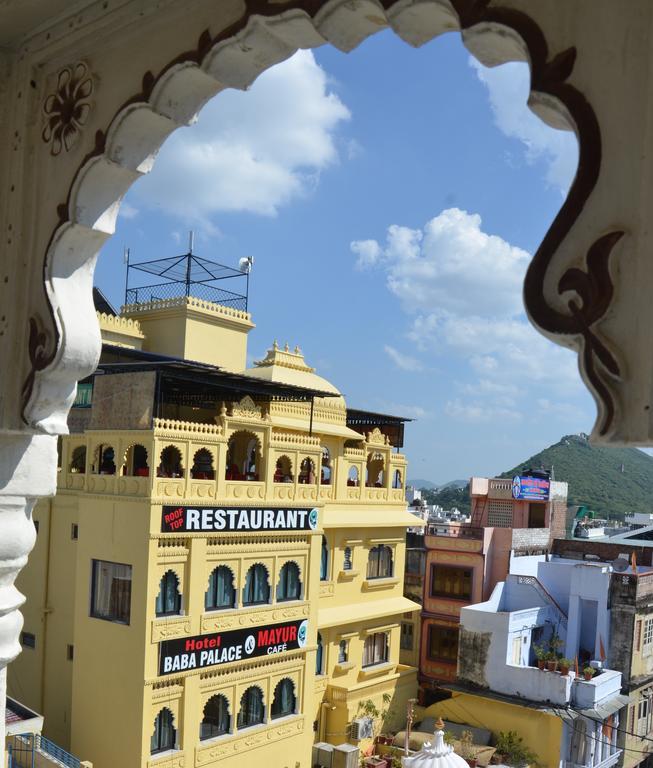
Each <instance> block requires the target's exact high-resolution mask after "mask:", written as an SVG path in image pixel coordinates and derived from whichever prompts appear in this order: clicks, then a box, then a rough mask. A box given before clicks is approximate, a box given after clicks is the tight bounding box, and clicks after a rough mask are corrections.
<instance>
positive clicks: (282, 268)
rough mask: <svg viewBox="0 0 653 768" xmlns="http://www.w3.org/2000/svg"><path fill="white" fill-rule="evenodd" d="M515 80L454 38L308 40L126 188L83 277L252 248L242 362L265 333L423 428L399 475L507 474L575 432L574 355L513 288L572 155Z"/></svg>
mask: <svg viewBox="0 0 653 768" xmlns="http://www.w3.org/2000/svg"><path fill="white" fill-rule="evenodd" d="M527 95H528V70H527V68H526V66H525V65H519V64H509V65H506V66H504V67H500V68H497V69H493V70H486V69H484V68H483V67H481V66H480V65H479V64H478V63H476V62H475V61H473V60H472V59H471V58H470V56H469V54H468V53H467V51H466V50H465V49H464V47H463V46H462V44H461V41H460V36H459V35H458V34H449V35H446V36H443V37H441V38H438V39H437V40H435V41H433V42H432V43H429V44H427V45H426V46H424V47H423V48H421V49H419V50H413V49H411V48H410V47H408V46H407V45H406V44H405V43H402V42H401V41H400V40H399V39H398V38H396V37H395V36H394V35H393V34H392V33H389V32H383V33H380V34H378V35H375V36H374V37H372V38H370V39H369V40H367V41H366V42H365V43H363V44H362V45H361V46H360V47H359V48H358V49H356V50H355V51H353V52H352V53H350V54H347V55H345V54H342V53H340V52H338V51H337V50H335V49H334V48H331V47H326V46H325V47H324V48H320V49H318V50H316V51H314V52H300V53H298V54H297V55H296V56H295V57H293V58H292V59H290V60H289V61H287V62H284V63H283V64H280V65H279V66H278V67H276V68H274V69H272V70H269V71H268V72H266V73H264V74H263V75H262V76H261V77H260V78H259V79H258V80H257V81H256V82H255V83H254V85H253V86H252V87H251V89H250V90H249V91H248V92H247V93H240V92H235V91H229V92H225V93H223V94H220V95H218V97H216V99H214V100H213V101H212V102H211V103H209V104H208V105H207V106H206V107H205V108H204V110H203V111H202V112H201V113H200V116H199V119H198V121H197V123H196V124H195V125H194V126H192V127H190V128H184V129H181V130H180V131H177V132H176V133H175V134H174V135H173V136H172V137H171V138H170V139H169V140H168V141H167V142H166V144H165V145H164V146H163V148H162V149H161V151H160V153H159V157H158V158H157V162H156V164H155V166H154V170H153V171H152V173H151V174H150V175H149V176H147V177H144V178H143V179H141V180H139V181H138V182H137V183H136V184H135V185H134V187H133V188H132V189H131V190H130V192H129V193H128V195H127V196H126V198H125V200H124V202H123V205H122V208H121V213H120V216H119V218H118V224H117V228H116V234H115V236H114V237H113V238H112V239H111V240H110V241H109V242H108V243H107V245H106V246H105V248H104V249H103V251H102V253H101V256H100V260H99V264H98V268H97V273H96V282H97V284H98V285H99V286H100V287H101V288H102V289H103V290H104V291H105V292H106V293H107V295H108V296H109V297H110V299H111V300H112V301H113V302H114V303H115V304H116V305H120V304H121V303H122V300H123V292H124V279H125V276H124V266H123V257H122V254H123V248H124V247H125V246H129V247H130V249H131V253H132V258H133V259H134V260H147V259H152V258H159V257H164V256H172V255H176V254H180V253H183V252H184V251H185V250H186V244H187V237H188V235H187V232H188V230H189V229H191V228H192V229H193V230H195V232H196V238H195V252H196V253H197V254H198V255H200V256H204V257H206V258H209V259H214V260H217V261H220V262H223V263H227V264H232V265H234V266H236V264H237V262H238V259H239V258H241V257H242V256H248V255H251V256H253V257H254V259H255V264H254V270H253V273H252V277H251V282H250V309H251V310H252V312H253V316H254V321H255V322H256V324H257V327H256V329H255V330H254V331H253V332H252V333H251V334H250V344H249V351H250V356H251V358H252V359H258V358H260V357H263V356H264V353H265V350H266V348H267V347H268V346H270V344H271V343H272V340H273V339H278V340H279V342H281V343H284V342H286V341H288V342H289V343H290V344H291V345H292V346H294V345H295V344H299V346H300V347H301V348H302V350H303V351H304V352H305V355H306V359H307V361H308V363H309V364H311V365H314V366H316V367H317V369H318V373H320V374H321V375H323V376H325V377H326V378H328V379H330V380H331V381H333V382H334V384H336V386H338V387H339V388H340V390H341V391H342V392H343V393H344V394H345V396H346V398H347V401H348V403H349V404H350V405H352V406H355V407H361V408H369V409H370V410H378V411H384V412H391V413H398V414H400V415H405V416H410V417H414V418H415V419H416V421H415V422H414V423H412V424H410V425H408V427H407V430H406V446H405V451H406V453H407V455H408V458H409V461H410V471H409V477H420V478H426V479H431V480H433V481H434V482H445V481H448V480H451V479H453V478H464V477H468V476H470V475H471V474H494V473H497V472H500V471H503V470H506V469H509V468H510V467H511V466H513V465H514V464H516V463H517V462H519V461H521V460H522V459H524V458H526V457H527V456H529V455H530V454H531V453H533V452H535V451H537V450H539V449H541V448H542V447H544V446H546V445H548V444H550V443H552V442H555V441H556V440H557V439H558V438H559V437H560V436H561V435H563V434H567V433H570V432H578V431H589V430H590V429H591V426H592V423H593V419H594V406H593V403H592V401H591V398H590V397H589V395H588V394H587V393H586V391H585V389H584V387H583V386H582V385H581V382H580V377H579V375H578V372H577V369H576V358H575V355H573V354H572V353H570V352H568V351H567V350H563V349H560V348H558V347H556V346H555V345H553V344H551V343H550V342H548V341H546V340H545V339H543V338H542V337H541V336H540V335H539V334H537V333H536V332H535V331H534V330H533V329H532V328H531V327H530V326H529V325H528V323H527V321H526V319H525V315H524V313H523V307H522V301H521V283H522V279H523V274H524V271H525V268H526V265H527V264H528V260H529V258H530V254H532V253H533V251H534V250H535V248H536V247H537V245H538V243H539V242H540V240H541V238H542V236H543V235H544V233H545V232H546V230H547V228H548V226H549V224H550V222H551V221H552V219H553V217H554V216H555V214H556V212H557V211H558V209H559V208H560V205H561V204H562V201H563V199H564V192H565V190H566V189H567V187H568V185H569V183H570V180H571V178H572V177H573V174H574V171H575V167H576V140H575V138H574V137H573V136H572V135H571V134H568V133H562V132H558V131H554V130H552V129H549V128H547V127H546V126H545V125H544V124H543V123H541V122H540V121H539V120H538V119H537V118H535V117H534V116H533V115H532V114H531V113H530V111H529V110H528V109H527V107H526V98H527Z"/></svg>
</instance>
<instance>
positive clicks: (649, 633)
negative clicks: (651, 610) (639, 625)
mask: <svg viewBox="0 0 653 768" xmlns="http://www.w3.org/2000/svg"><path fill="white" fill-rule="evenodd" d="M651 643H653V619H646V621H645V622H644V632H643V634H642V648H646V647H647V646H650V645H651Z"/></svg>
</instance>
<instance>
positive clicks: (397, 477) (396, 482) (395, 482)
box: [392, 469, 404, 489]
mask: <svg viewBox="0 0 653 768" xmlns="http://www.w3.org/2000/svg"><path fill="white" fill-rule="evenodd" d="M392 487H393V488H395V489H397V488H403V487H404V484H403V482H402V480H401V471H400V470H398V469H395V474H394V477H393V478H392Z"/></svg>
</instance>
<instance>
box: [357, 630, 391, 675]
mask: <svg viewBox="0 0 653 768" xmlns="http://www.w3.org/2000/svg"><path fill="white" fill-rule="evenodd" d="M387 660H388V635H387V633H386V632H375V633H374V634H373V635H368V637H366V638H365V645H364V646H363V666H364V667H372V666H374V664H384V663H385V662H386V661H387Z"/></svg>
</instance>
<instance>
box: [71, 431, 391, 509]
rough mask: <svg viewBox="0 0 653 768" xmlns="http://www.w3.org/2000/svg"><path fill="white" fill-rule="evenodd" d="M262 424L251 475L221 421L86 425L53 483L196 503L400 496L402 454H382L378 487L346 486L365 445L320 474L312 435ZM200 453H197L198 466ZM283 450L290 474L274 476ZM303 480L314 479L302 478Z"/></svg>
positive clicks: (359, 465)
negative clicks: (239, 465) (233, 453)
mask: <svg viewBox="0 0 653 768" xmlns="http://www.w3.org/2000/svg"><path fill="white" fill-rule="evenodd" d="M263 426H264V427H265V430H266V431H264V433H263V434H261V436H260V444H259V450H260V454H259V456H258V460H257V467H256V471H255V472H253V473H252V474H251V476H249V475H239V474H238V473H237V472H234V469H233V466H232V467H230V468H229V470H227V469H226V467H225V462H226V461H229V460H230V459H227V457H228V455H229V453H228V450H229V444H228V440H227V436H226V435H227V434H228V431H227V432H226V431H225V427H224V425H217V424H202V423H195V422H184V421H178V420H174V419H155V420H154V423H153V429H151V430H98V431H91V430H89V431H88V432H86V433H85V434H84V435H71V436H70V437H69V438H66V440H65V441H64V451H63V456H62V466H61V469H60V471H59V474H58V485H59V488H62V489H66V490H69V491H86V492H91V493H101V494H111V495H123V496H138V497H147V496H150V495H152V496H154V497H156V498H165V499H173V498H178V499H193V500H194V501H195V502H196V503H197V501H198V500H206V502H207V503H210V502H211V501H213V500H224V501H227V500H229V501H231V500H233V501H238V500H242V501H246V500H247V501H251V502H253V503H257V502H260V501H263V500H270V501H279V502H281V503H290V502H293V503H301V504H315V503H317V502H318V501H320V500H333V501H355V502H360V503H365V502H372V503H374V502H376V503H379V504H403V503H404V501H405V490H404V488H401V487H399V488H395V487H392V485H393V484H395V483H396V470H397V469H399V471H400V472H401V479H402V480H403V479H405V474H404V473H405V464H404V457H403V456H402V455H399V454H393V453H391V452H389V451H388V452H387V453H385V466H384V470H383V471H384V478H385V481H384V483H383V484H382V485H381V486H380V487H378V486H376V485H374V486H366V485H364V484H363V483H362V482H359V483H356V484H354V485H350V484H349V482H348V480H347V477H348V472H349V470H350V467H351V463H352V461H353V459H354V455H355V465H356V467H357V468H358V471H359V477H361V478H362V477H363V476H364V474H365V457H366V456H367V454H368V450H367V449H365V448H361V449H357V448H344V449H343V454H341V455H336V456H333V457H332V459H331V465H330V470H331V473H330V475H331V476H330V477H326V476H325V477H324V479H322V477H321V468H322V450H321V444H320V441H319V439H318V438H317V437H315V436H309V435H295V434H293V433H284V432H272V431H269V429H268V427H267V426H266V425H263ZM109 449H110V451H109ZM167 449H171V454H170V456H172V455H173V454H174V458H170V457H168V458H167V459H166V461H167V463H164V459H163V456H162V453H163V451H165V450H167ZM383 450H385V449H383ZM137 451H138V455H137ZM98 452H100V453H101V455H100V453H98ZM198 453H201V454H202V458H201V461H200V462H199V463H198V464H197V465H196V464H195V462H196V457H197V455H198ZM105 455H106V456H108V458H105ZM284 457H285V458H286V459H287V461H288V462H289V466H288V469H287V470H286V472H287V476H286V477H287V481H286V482H279V480H278V477H277V475H278V462H279V460H280V459H281V458H284ZM306 460H309V461H310V462H311V465H312V474H310V475H308V477H306V476H305V475H304V474H303V473H302V464H303V463H304V462H305V461H306ZM284 479H286V478H284ZM307 479H312V480H313V482H310V483H309V482H306V480H307ZM398 484H399V485H400V484H401V483H398Z"/></svg>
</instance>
